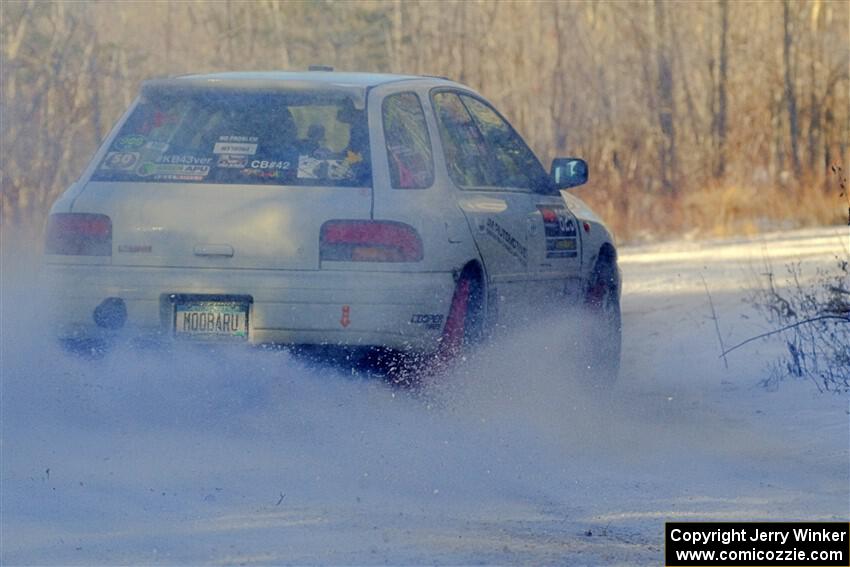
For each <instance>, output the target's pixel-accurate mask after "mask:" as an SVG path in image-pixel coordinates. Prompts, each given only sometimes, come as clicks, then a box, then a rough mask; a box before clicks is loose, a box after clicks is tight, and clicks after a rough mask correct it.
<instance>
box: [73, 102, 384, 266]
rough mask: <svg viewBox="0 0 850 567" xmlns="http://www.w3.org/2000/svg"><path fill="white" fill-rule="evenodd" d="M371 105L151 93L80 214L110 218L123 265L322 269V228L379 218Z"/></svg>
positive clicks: (99, 170)
mask: <svg viewBox="0 0 850 567" xmlns="http://www.w3.org/2000/svg"><path fill="white" fill-rule="evenodd" d="M358 106H359V107H360V108H358ZM362 106H363V104H362V100H357V98H356V97H352V96H349V95H348V94H346V93H342V92H334V91H332V90H327V91H310V90H303V89H301V90H299V91H298V92H287V91H281V90H266V91H252V90H245V89H239V90H235V89H225V88H220V87H219V88H199V89H186V88H180V89H177V88H167V87H160V88H157V89H148V90H146V91H145V92H144V93H143V95H142V97H141V99H140V101H139V103H138V104H137V105H136V107H135V109H134V110H133V111H132V113H131V114H130V116H129V117H128V119H127V120H126V121H125V123H124V125H123V126H122V128H121V129H120V131H119V132H118V134H117V135H116V136H115V137H114V138H113V139H112V140H111V142H110V146H109V148H108V149H107V151H106V152H105V153H104V155H103V158H102V159H101V160H100V163H98V164H97V165H96V168H95V169H94V173H93V174H92V176H91V178H90V180H89V182H88V184H87V185H86V187H85V189H84V190H83V191H82V192H81V194H80V195H79V196H78V198H77V199H76V200H75V201H74V204H73V208H72V211H73V212H87V213H100V214H104V215H107V216H109V218H110V219H111V221H112V263H113V264H115V265H124V266H162V267H231V268H262V269H317V268H318V267H319V233H320V228H321V226H322V224H323V223H324V222H326V221H328V220H331V219H368V218H369V216H370V213H371V209H372V189H371V186H372V179H371V167H370V160H369V143H368V128H367V122H366V113H365V109H364V108H362Z"/></svg>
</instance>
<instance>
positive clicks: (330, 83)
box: [142, 71, 461, 108]
mask: <svg viewBox="0 0 850 567" xmlns="http://www.w3.org/2000/svg"><path fill="white" fill-rule="evenodd" d="M425 80H427V81H432V82H433V83H435V84H446V85H455V86H461V85H459V84H458V83H455V82H453V81H450V80H449V79H446V78H445V77H433V76H425V75H401V74H392V73H345V72H336V71H297V72H293V71H235V72H225V73H206V74H191V75H180V76H178V77H169V78H167V79H152V80H149V81H145V83H144V84H143V87H142V89H143V91H149V90H159V89H169V90H171V89H178V90H180V89H190V90H196V89H198V90H206V89H215V88H223V89H233V90H243V89H244V90H288V91H292V90H295V91H298V90H301V91H315V90H323V91H324V90H332V91H338V92H340V93H343V94H347V95H349V96H351V97H353V98H354V99H355V103H356V104H357V106H358V107H361V108H362V107H363V105H364V104H365V100H366V93H367V91H368V90H369V89H370V88H373V87H377V86H380V85H385V84H388V83H397V82H401V81H425Z"/></svg>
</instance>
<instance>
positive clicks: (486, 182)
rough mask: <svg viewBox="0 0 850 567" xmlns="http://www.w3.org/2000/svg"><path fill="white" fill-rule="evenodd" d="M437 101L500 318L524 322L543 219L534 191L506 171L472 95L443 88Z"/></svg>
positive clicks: (449, 163)
mask: <svg viewBox="0 0 850 567" xmlns="http://www.w3.org/2000/svg"><path fill="white" fill-rule="evenodd" d="M431 99H432V103H433V106H434V111H435V114H436V117H437V122H438V125H439V131H440V139H441V142H442V147H443V152H444V155H445V165H446V168H447V169H448V174H449V177H450V178H451V179H452V181H453V182H454V184H455V185H456V186H457V187H458V188H459V189H460V190H459V192H458V194H459V197H458V203H459V205H460V208H461V210H462V211H463V213H464V215H465V216H466V219H467V222H468V224H469V226H470V230H471V233H472V235H473V239H474V240H475V243H476V246H477V247H478V250H479V253H480V254H481V258H482V260H483V262H484V266H485V269H486V271H487V275H488V279H489V281H488V283H489V285H490V292H491V296H493V297H495V298H496V299H497V300H498V304H497V306H498V310H499V319H501V320H513V321H516V320H522V319H524V318H526V317H527V315H528V313H527V310H526V309H524V307H523V305H524V303H525V299H526V297H527V295H528V294H527V291H528V289H527V286H528V283H529V281H530V278H531V276H532V274H533V273H534V271H535V270H534V266H533V264H532V262H533V259H532V255H531V252H530V250H529V241H528V235H529V230H530V227H532V226H533V225H534V223H535V221H536V216H537V211H536V209H535V208H534V206H533V203H532V187H531V186H530V183H528V179H526V178H525V177H523V176H511V175H509V174H507V173H506V172H505V170H504V167H503V166H502V165H501V164H500V162H499V158H498V156H497V154H496V153H495V152H494V146H493V144H492V143H491V141H488V139H487V136H488V131H487V129H486V128H485V127H484V126H483V125H482V124H480V122H481V121H480V119H477V118H476V117H475V116H474V115H473V114H472V113H471V112H470V108H469V106H468V104H467V102H466V101H467V100H473V99H472V97H471V96H470V95H468V94H466V93H464V92H463V91H455V90H438V91H435V92H433V93H432V97H431ZM474 100H477V99H474ZM496 116H497V115H496ZM500 120H501V119H500Z"/></svg>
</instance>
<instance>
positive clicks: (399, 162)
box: [382, 92, 434, 189]
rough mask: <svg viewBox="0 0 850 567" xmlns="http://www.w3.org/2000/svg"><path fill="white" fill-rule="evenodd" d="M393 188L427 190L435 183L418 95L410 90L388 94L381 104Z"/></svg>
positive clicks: (429, 147)
mask: <svg viewBox="0 0 850 567" xmlns="http://www.w3.org/2000/svg"><path fill="white" fill-rule="evenodd" d="M382 114H383V122H384V139H385V140H386V145H387V162H388V163H389V170H390V181H391V182H392V187H393V189H426V188H428V187H430V186H431V185H433V183H434V159H433V155H432V153H431V138H430V137H429V135H428V126H427V125H426V124H425V112H424V111H423V110H422V104H421V103H420V102H419V97H418V96H417V95H416V94H415V93H412V92H407V93H398V94H394V95H390V96H388V97H387V98H385V99H384V103H383V106H382Z"/></svg>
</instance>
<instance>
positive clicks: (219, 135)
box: [92, 91, 372, 187]
mask: <svg viewBox="0 0 850 567" xmlns="http://www.w3.org/2000/svg"><path fill="white" fill-rule="evenodd" d="M92 181H134V182H169V183H170V182H187V183H208V184H210V183H226V184H271V185H297V186H311V185H322V186H342V187H367V186H371V184H372V175H371V167H370V160H369V141H368V130H367V125H366V112H365V111H364V110H358V109H356V108H355V106H354V103H353V101H352V100H351V99H350V98H348V97H345V96H340V95H338V94H333V93H326V94H321V93H316V94H303V93H299V94H286V93H256V92H254V93H245V92H234V91H206V92H195V93H186V92H179V93H177V92H171V93H169V92H155V93H153V94H147V95H143V98H142V99H141V100H140V101H139V104H138V105H137V106H136V108H135V109H134V110H133V112H132V114H131V115H130V117H129V118H128V119H127V121H126V122H125V123H124V125H123V127H122V128H121V131H120V132H119V133H118V135H117V136H116V137H115V138H114V139H113V141H112V143H111V145H110V147H109V149H108V151H107V152H106V155H105V156H104V157H103V159H102V160H101V162H100V163H99V164H98V166H97V169H96V170H95V172H94V174H93V176H92Z"/></svg>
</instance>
